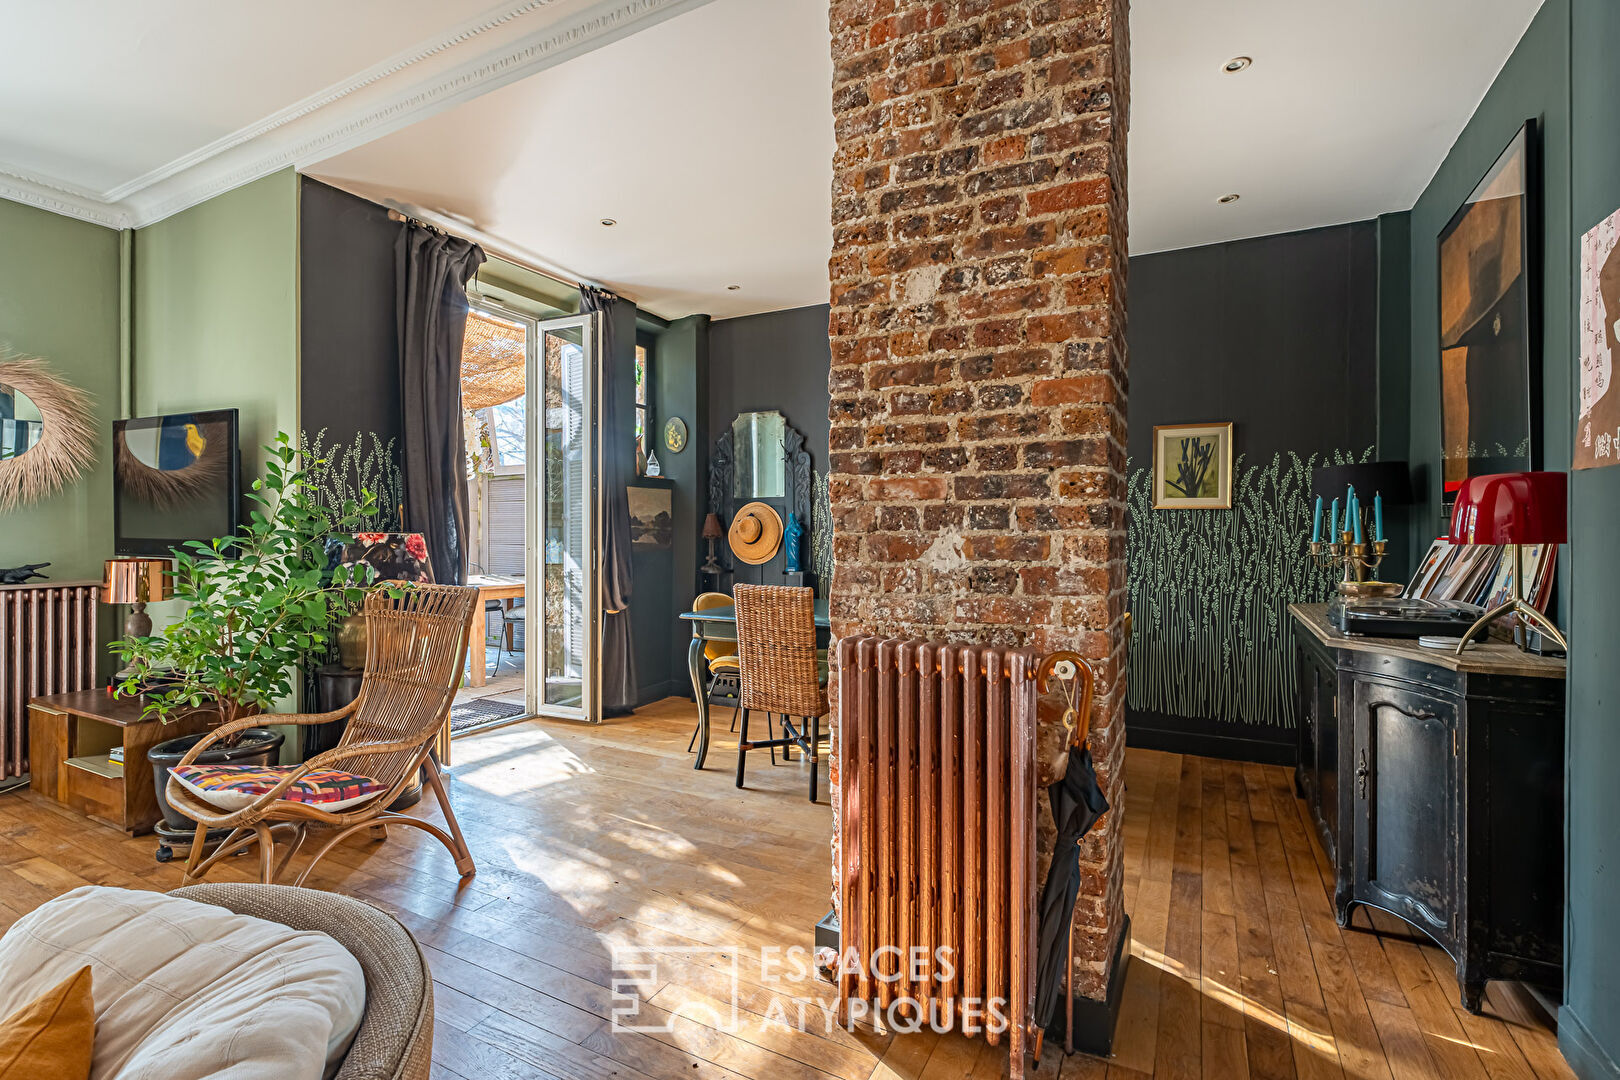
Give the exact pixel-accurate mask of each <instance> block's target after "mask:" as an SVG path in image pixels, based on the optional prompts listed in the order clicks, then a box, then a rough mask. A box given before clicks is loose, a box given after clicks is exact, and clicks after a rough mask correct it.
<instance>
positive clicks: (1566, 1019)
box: [1558, 1005, 1620, 1080]
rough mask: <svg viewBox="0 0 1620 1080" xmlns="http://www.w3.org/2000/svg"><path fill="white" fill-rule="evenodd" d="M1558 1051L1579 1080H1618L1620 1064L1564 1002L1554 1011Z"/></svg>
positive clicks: (1619, 1079)
mask: <svg viewBox="0 0 1620 1080" xmlns="http://www.w3.org/2000/svg"><path fill="white" fill-rule="evenodd" d="M1558 1052H1559V1053H1561V1054H1563V1055H1564V1060H1565V1061H1567V1062H1569V1067H1570V1069H1571V1070H1573V1071H1574V1073H1575V1075H1576V1076H1578V1077H1580V1080H1620V1066H1616V1065H1615V1063H1614V1059H1613V1058H1611V1057H1610V1056H1609V1055H1608V1054H1607V1053H1605V1052H1604V1050H1603V1047H1601V1046H1599V1045H1598V1042H1597V1040H1596V1039H1594V1038H1592V1033H1591V1032H1590V1031H1588V1030H1586V1025H1585V1024H1584V1023H1582V1022H1581V1018H1580V1017H1579V1016H1576V1015H1575V1014H1574V1013H1573V1012H1571V1011H1570V1008H1569V1006H1568V1005H1565V1006H1564V1007H1563V1008H1561V1009H1559V1010H1558Z"/></svg>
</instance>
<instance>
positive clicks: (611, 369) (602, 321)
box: [579, 285, 637, 716]
mask: <svg viewBox="0 0 1620 1080" xmlns="http://www.w3.org/2000/svg"><path fill="white" fill-rule="evenodd" d="M579 299H580V310H581V311H588V312H596V313H598V314H599V315H600V318H598V319H597V320H596V332H597V333H598V334H599V335H601V350H600V355H601V357H602V382H601V386H602V476H601V492H602V497H603V498H604V499H605V500H606V501H607V506H606V513H605V514H603V518H604V526H605V532H604V534H603V536H602V583H601V589H602V648H601V650H600V653H601V655H600V663H601V665H602V712H603V713H604V714H605V715H609V716H611V715H615V714H617V715H623V714H624V713H627V712H630V711H631V710H633V709H634V708H635V707H636V695H637V685H636V652H635V648H634V646H633V645H632V642H631V639H630V585H631V570H630V497H629V496H628V495H627V494H626V488H628V487H629V484H630V481H631V480H633V479H634V478H635V471H636V461H635V445H634V443H635V437H636V436H635V432H636V427H635V423H636V421H635V412H636V408H635V399H634V398H633V397H632V396H631V395H632V394H633V392H634V390H633V387H634V385H635V370H634V367H633V365H634V363H635V360H634V356H635V347H636V343H635V330H634V327H635V316H634V309H633V307H631V305H629V304H628V303H627V302H626V301H624V300H622V299H620V298H619V297H617V296H614V295H613V294H612V293H610V292H606V291H604V290H602V289H593V288H590V287H589V286H584V285H582V286H580V289H579ZM627 316H628V318H627ZM621 321H626V322H628V323H629V326H630V337H629V339H628V340H620V339H621V338H622V337H623V336H624V335H623V331H624V327H622V326H619V325H617V324H618V323H619V322H621ZM624 358H629V364H628V365H626V364H624V363H622V362H621V360H623V359H624ZM621 369H627V370H621Z"/></svg>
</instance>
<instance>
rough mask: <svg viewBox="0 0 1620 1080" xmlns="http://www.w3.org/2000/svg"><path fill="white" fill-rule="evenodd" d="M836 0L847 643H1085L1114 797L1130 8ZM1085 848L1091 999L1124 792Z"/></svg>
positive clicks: (836, 306) (835, 364) (837, 392)
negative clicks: (863, 639)
mask: <svg viewBox="0 0 1620 1080" xmlns="http://www.w3.org/2000/svg"><path fill="white" fill-rule="evenodd" d="M830 12H831V29H832V53H833V62H834V66H835V73H834V82H833V93H832V106H833V115H834V119H835V123H836V129H837V152H836V156H835V159H834V180H833V192H832V221H833V229H834V239H833V251H832V258H831V260H830V264H829V269H830V277H831V301H832V313H831V317H830V322H829V327H828V330H829V335H830V337H831V342H832V371H831V375H830V390H831V396H832V403H831V417H832V433H831V451H832V454H831V476H830V480H829V488H830V493H831V501H832V509H833V545H834V554H835V560H836V570H835V573H834V579H833V587H832V621H833V634H834V637H843V636H845V635H849V634H854V633H875V634H883V635H902V636H923V637H929V638H933V639H936V640H953V641H972V642H978V643H981V644H1004V645H1005V644H1016V645H1029V646H1031V647H1033V648H1035V649H1038V650H1040V651H1042V652H1046V651H1050V650H1054V649H1060V648H1062V649H1073V650H1075V651H1077V652H1079V653H1081V654H1082V655H1084V656H1087V657H1089V658H1092V659H1093V660H1095V661H1096V662H1097V663H1096V666H1097V669H1098V671H1099V673H1100V674H1102V676H1103V678H1102V680H1101V683H1100V686H1099V691H1100V692H1099V694H1098V697H1097V705H1096V710H1095V713H1094V715H1093V717H1092V736H1091V748H1092V754H1093V757H1094V758H1095V760H1096V762H1097V765H1098V772H1099V775H1100V777H1101V779H1102V782H1103V790H1104V791H1105V792H1106V793H1108V795H1109V797H1110V800H1111V801H1112V802H1113V804H1114V805H1115V806H1116V807H1118V806H1119V805H1120V804H1121V803H1122V802H1123V790H1122V788H1121V787H1120V785H1119V783H1118V782H1117V778H1118V777H1119V776H1120V774H1121V765H1122V760H1123V754H1124V749H1125V739H1124V730H1123V728H1124V725H1123V721H1122V719H1121V716H1122V711H1123V699H1124V694H1123V689H1124V687H1123V684H1122V677H1121V675H1120V663H1121V660H1122V654H1121V648H1122V625H1123V613H1124V605H1125V563H1124V551H1125V511H1124V485H1125V478H1124V465H1125V395H1126V355H1125V288H1124V285H1125V267H1126V259H1125V253H1126V236H1125V221H1126V217H1125V208H1126V198H1125V191H1126V187H1125V136H1126V128H1127V103H1128V100H1129V87H1128V84H1129V78H1128V62H1129V55H1130V52H1129V47H1128V41H1127V31H1126V2H1125V0H931V2H925V0H834V2H833V3H832V4H831V7H830ZM835 700H836V697H835ZM835 726H836V725H835ZM834 783H835V785H836V778H835V781H834ZM1082 861H1083V868H1084V881H1083V886H1082V892H1081V897H1080V907H1079V916H1078V921H1079V924H1080V931H1079V934H1078V935H1077V938H1076V953H1077V968H1078V970H1077V972H1076V981H1075V989H1076V991H1077V992H1079V993H1081V994H1084V995H1086V996H1089V997H1094V998H1100V997H1102V996H1103V993H1104V989H1105V986H1106V979H1107V971H1106V965H1107V959H1108V956H1109V955H1110V950H1111V947H1112V945H1113V943H1114V941H1115V939H1116V936H1117V934H1118V933H1119V931H1120V928H1121V925H1122V923H1123V918H1124V916H1123V907H1122V898H1121V876H1122V868H1121V832H1120V821H1119V813H1118V811H1116V812H1114V813H1112V814H1110V815H1108V817H1107V818H1105V819H1104V823H1103V827H1102V828H1100V829H1098V830H1096V831H1094V832H1093V833H1092V834H1091V835H1090V836H1089V837H1088V838H1087V841H1086V843H1085V845H1084V847H1083V850H1082Z"/></svg>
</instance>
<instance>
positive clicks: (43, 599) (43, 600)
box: [0, 582, 101, 780]
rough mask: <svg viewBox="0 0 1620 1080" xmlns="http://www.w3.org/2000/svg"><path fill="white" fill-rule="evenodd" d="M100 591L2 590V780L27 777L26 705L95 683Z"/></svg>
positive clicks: (88, 586)
mask: <svg viewBox="0 0 1620 1080" xmlns="http://www.w3.org/2000/svg"><path fill="white" fill-rule="evenodd" d="M100 595H101V586H100V585H99V584H95V583H90V582H79V583H77V584H68V585H18V586H5V587H3V588H0V780H5V779H7V778H9V777H13V776H20V775H22V774H23V773H25V772H27V771H28V702H29V699H30V698H35V697H38V696H40V695H41V694H63V693H67V692H69V691H72V690H87V689H89V688H90V687H92V686H94V685H95V682H96V601H97V600H98V599H99V597H100Z"/></svg>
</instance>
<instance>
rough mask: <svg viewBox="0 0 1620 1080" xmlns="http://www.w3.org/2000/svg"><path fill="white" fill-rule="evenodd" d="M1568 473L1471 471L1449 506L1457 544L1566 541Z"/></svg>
mask: <svg viewBox="0 0 1620 1080" xmlns="http://www.w3.org/2000/svg"><path fill="white" fill-rule="evenodd" d="M1568 520H1569V478H1568V476H1567V475H1566V474H1564V473H1561V472H1520V473H1497V474H1495V475H1494V476H1471V477H1469V478H1468V479H1467V480H1465V481H1463V484H1462V487H1460V488H1458V489H1457V503H1456V505H1455V506H1453V507H1452V509H1451V542H1452V543H1454V544H1562V543H1565V542H1567V539H1568V531H1567V530H1568V524H1567V523H1568Z"/></svg>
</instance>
